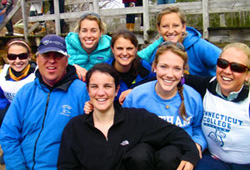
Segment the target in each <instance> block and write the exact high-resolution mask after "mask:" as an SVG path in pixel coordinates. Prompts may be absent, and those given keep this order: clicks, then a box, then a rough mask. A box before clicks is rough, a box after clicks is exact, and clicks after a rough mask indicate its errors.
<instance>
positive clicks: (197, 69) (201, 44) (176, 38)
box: [138, 6, 221, 76]
mask: <svg viewBox="0 0 250 170" xmlns="http://www.w3.org/2000/svg"><path fill="white" fill-rule="evenodd" d="M157 31H158V33H159V35H160V38H159V39H158V40H156V41H155V42H154V43H153V44H151V45H149V46H148V47H147V48H145V49H144V50H141V51H140V52H139V53H138V55H139V56H140V57H141V58H142V59H144V60H146V61H148V62H150V63H152V62H153V60H154V57H155V53H156V51H157V48H158V45H160V44H161V43H162V42H164V41H171V42H179V43H182V44H183V46H184V47H185V50H186V52H187V54H188V57H189V58H188V66H189V72H190V74H193V75H200V76H214V75H215V70H216V61H217V58H218V57H219V55H220V53H221V49H220V48H218V47H216V46H215V45H214V44H212V43H210V42H208V41H206V40H204V39H203V38H202V37H201V34H200V33H199V31H197V30H196V29H195V28H192V27H189V26H187V25H186V16H185V15H184V13H183V12H182V11H181V10H180V9H179V8H178V7H177V6H169V7H167V8H165V9H163V10H162V11H161V12H160V13H159V14H158V17H157Z"/></svg>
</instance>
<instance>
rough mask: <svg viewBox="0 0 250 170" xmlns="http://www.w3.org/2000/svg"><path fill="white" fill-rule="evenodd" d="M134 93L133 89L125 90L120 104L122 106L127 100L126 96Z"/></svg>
mask: <svg viewBox="0 0 250 170" xmlns="http://www.w3.org/2000/svg"><path fill="white" fill-rule="evenodd" d="M131 91H132V89H128V90H125V91H123V92H122V93H121V95H120V97H119V103H120V104H121V105H122V104H123V102H124V100H125V99H126V96H127V95H128V94H129V93H130V92H131Z"/></svg>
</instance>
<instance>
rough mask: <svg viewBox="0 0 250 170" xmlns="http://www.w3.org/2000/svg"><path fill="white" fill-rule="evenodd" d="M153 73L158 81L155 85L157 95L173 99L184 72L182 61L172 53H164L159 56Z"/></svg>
mask: <svg viewBox="0 0 250 170" xmlns="http://www.w3.org/2000/svg"><path fill="white" fill-rule="evenodd" d="M154 71H155V72H156V78H157V80H158V81H157V84H156V91H157V92H158V93H159V94H158V95H159V96H161V97H162V98H171V97H173V96H174V95H175V94H176V92H177V85H178V83H179V82H180V81H181V77H182V75H183V72H184V60H183V59H182V58H181V57H180V56H178V55H177V54H175V53H173V52H172V51H166V52H165V53H163V54H162V55H160V56H159V58H158V63H157V64H156V65H154Z"/></svg>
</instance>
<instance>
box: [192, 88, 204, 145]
mask: <svg viewBox="0 0 250 170" xmlns="http://www.w3.org/2000/svg"><path fill="white" fill-rule="evenodd" d="M189 95H190V94H189ZM194 97H195V99H194V102H195V103H194V104H193V106H194V107H193V110H192V112H193V115H194V116H193V123H192V134H193V135H192V139H193V140H194V142H195V143H198V144H199V145H200V146H201V147H202V150H205V149H206V148H207V142H206V139H205V137H204V135H203V132H202V129H201V122H202V117H203V106H202V98H201V96H200V95H199V94H198V93H197V95H195V96H194Z"/></svg>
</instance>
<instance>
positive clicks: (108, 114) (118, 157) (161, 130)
mask: <svg viewBox="0 0 250 170" xmlns="http://www.w3.org/2000/svg"><path fill="white" fill-rule="evenodd" d="M86 82H87V89H88V93H89V97H90V101H91V102H92V104H93V107H94V111H93V112H92V113H90V114H84V115H81V116H77V117H75V118H73V119H71V120H70V121H69V123H68V124H67V126H66V127H65V129H64V132H63V135H62V141H61V145H60V151H59V158H58V164H57V167H58V170H63V169H91V170H95V169H96V170H97V169H98V170H99V169H103V170H125V169H128V170H134V169H136V170H154V169H155V168H154V167H149V166H146V165H147V162H141V163H140V165H139V166H142V164H143V165H144V166H143V167H141V168H137V167H133V166H130V164H129V162H130V161H131V160H130V156H131V154H133V153H131V152H130V151H131V150H132V149H133V148H134V147H137V145H139V144H143V143H145V144H148V145H150V146H152V147H153V148H154V149H156V150H159V149H161V148H163V147H165V146H175V147H177V148H178V149H180V150H181V153H182V154H181V155H179V157H178V161H177V162H170V164H177V166H179V168H180V169H183V170H188V169H193V167H194V166H195V165H196V163H197V161H198V160H199V154H198V150H197V149H196V146H195V144H194V142H193V141H192V139H191V138H190V137H189V135H188V134H187V133H185V131H184V130H183V129H181V128H179V127H177V126H174V125H171V124H169V123H167V122H165V121H163V120H162V119H160V118H158V117H157V116H156V115H154V114H151V113H149V112H147V111H146V110H144V109H134V108H121V107H120V105H117V104H114V98H115V96H116V94H117V93H118V90H119V75H118V74H117V72H116V71H115V70H114V69H113V68H112V67H111V66H109V65H108V64H105V63H102V64H97V65H95V66H94V67H92V68H91V69H90V70H89V71H88V72H87V75H86ZM142 154H143V153H142ZM171 155H172V153H169V157H171ZM165 159H167V158H165ZM151 161H152V164H155V163H161V162H165V161H167V160H164V159H163V160H161V159H160V160H154V158H153V159H152V160H151ZM168 166H169V164H168V165H167V167H168ZM145 167H146V168H145ZM167 167H164V170H166V169H167ZM158 170H160V169H158Z"/></svg>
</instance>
